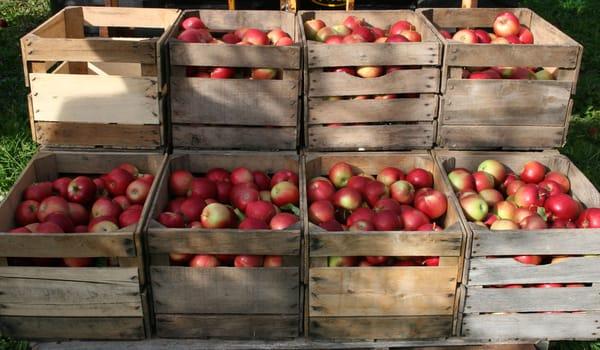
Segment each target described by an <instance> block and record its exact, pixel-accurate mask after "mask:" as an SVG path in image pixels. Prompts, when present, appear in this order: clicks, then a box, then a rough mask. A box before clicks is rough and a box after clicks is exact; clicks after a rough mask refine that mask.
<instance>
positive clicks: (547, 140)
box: [437, 123, 566, 150]
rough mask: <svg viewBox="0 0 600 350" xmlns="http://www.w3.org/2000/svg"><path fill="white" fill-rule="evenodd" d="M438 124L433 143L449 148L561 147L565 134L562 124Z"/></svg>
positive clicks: (524, 148)
mask: <svg viewBox="0 0 600 350" xmlns="http://www.w3.org/2000/svg"><path fill="white" fill-rule="evenodd" d="M439 125H440V127H439V128H438V134H437V135H438V140H437V144H438V145H439V146H441V147H445V148H453V149H499V148H500V149H514V150H534V149H548V148H557V147H562V146H563V144H564V142H565V141H564V137H565V133H566V130H565V127H564V126H563V127H558V126H556V127H554V126H508V125H500V126H491V125H484V126H482V125H477V126H475V125H444V124H443V123H440V124H439ZM532 135H535V137H532Z"/></svg>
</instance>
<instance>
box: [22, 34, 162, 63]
mask: <svg viewBox="0 0 600 350" xmlns="http://www.w3.org/2000/svg"><path fill="white" fill-rule="evenodd" d="M25 43H26V45H27V47H28V51H27V59H28V61H70V62H125V63H127V62H131V63H146V64H156V52H155V50H156V40H154V39H148V40H139V39H135V38H134V39H129V40H123V39H115V38H86V39H67V38H40V37H36V36H28V37H26V38H25Z"/></svg>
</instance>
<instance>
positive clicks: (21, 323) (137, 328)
mask: <svg viewBox="0 0 600 350" xmlns="http://www.w3.org/2000/svg"><path fill="white" fill-rule="evenodd" d="M0 332H1V333H2V334H3V335H8V336H11V337H14V338H20V339H103V340H109V339H113V340H116V339H143V338H144V326H143V319H142V318H141V317H19V316H16V317H15V316H1V317H0Z"/></svg>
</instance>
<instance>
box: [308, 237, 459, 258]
mask: <svg viewBox="0 0 600 350" xmlns="http://www.w3.org/2000/svg"><path fill="white" fill-rule="evenodd" d="M461 243H462V233H461V232H445V233H443V234H440V233H438V232H401V231H399V232H372V233H369V234H368V235H361V234H356V232H323V233H319V232H311V235H310V256H311V257H319V256H340V255H342V256H343V255H346V256H365V255H369V256H371V255H381V256H459V255H460V248H461Z"/></svg>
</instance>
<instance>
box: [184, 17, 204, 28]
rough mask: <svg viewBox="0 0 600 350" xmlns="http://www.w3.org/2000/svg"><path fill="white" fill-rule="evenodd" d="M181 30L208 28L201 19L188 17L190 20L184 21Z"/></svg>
mask: <svg viewBox="0 0 600 350" xmlns="http://www.w3.org/2000/svg"><path fill="white" fill-rule="evenodd" d="M181 28H183V29H189V28H193V29H203V28H206V26H205V25H204V22H202V20H201V19H200V18H198V17H195V16H192V17H188V18H186V19H184V20H183V21H182V22H181Z"/></svg>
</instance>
